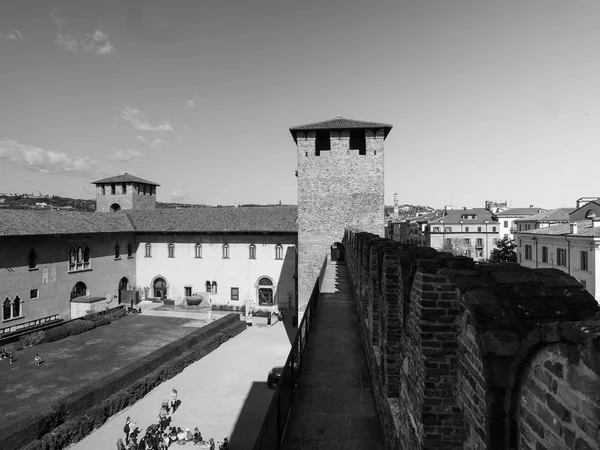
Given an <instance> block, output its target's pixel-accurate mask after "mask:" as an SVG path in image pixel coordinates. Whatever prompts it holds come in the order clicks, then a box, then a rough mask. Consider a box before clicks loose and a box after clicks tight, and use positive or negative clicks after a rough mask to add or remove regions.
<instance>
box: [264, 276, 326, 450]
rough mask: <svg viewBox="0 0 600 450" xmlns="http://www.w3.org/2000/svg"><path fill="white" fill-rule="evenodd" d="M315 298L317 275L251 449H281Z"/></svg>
mask: <svg viewBox="0 0 600 450" xmlns="http://www.w3.org/2000/svg"><path fill="white" fill-rule="evenodd" d="M318 300H319V279H318V278H317V281H316V283H315V286H314V288H313V291H312V293H311V295H310V299H309V300H308V304H307V305H306V310H305V311H304V316H303V317H302V321H301V322H300V325H299V326H298V331H297V333H296V337H295V338H294V342H293V343H292V349H291V350H290V354H289V355H288V357H287V360H286V362H285V366H284V369H283V374H282V375H281V378H280V379H279V383H278V384H277V389H276V390H275V393H274V394H273V399H272V400H271V404H270V405H269V409H268V411H267V415H266V416H265V419H264V421H263V424H262V426H261V428H260V431H259V433H258V438H257V439H256V442H255V444H254V450H281V446H282V444H283V438H284V436H285V429H286V427H287V424H288V419H289V417H290V411H291V410H292V404H293V402H294V395H295V393H296V384H297V381H298V376H299V373H300V369H301V368H302V361H303V357H304V349H305V347H306V342H307V340H308V334H309V332H310V327H311V325H312V321H313V319H314V317H315V313H316V310H317V304H318Z"/></svg>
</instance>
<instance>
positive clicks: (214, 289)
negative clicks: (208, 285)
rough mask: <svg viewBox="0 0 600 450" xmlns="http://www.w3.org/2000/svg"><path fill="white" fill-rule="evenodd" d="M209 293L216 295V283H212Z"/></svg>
mask: <svg viewBox="0 0 600 450" xmlns="http://www.w3.org/2000/svg"><path fill="white" fill-rule="evenodd" d="M210 292H211V293H212V294H216V293H217V282H216V281H213V282H212V290H211V291H210Z"/></svg>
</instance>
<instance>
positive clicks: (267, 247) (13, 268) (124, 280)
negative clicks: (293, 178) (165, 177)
mask: <svg viewBox="0 0 600 450" xmlns="http://www.w3.org/2000/svg"><path fill="white" fill-rule="evenodd" d="M94 184H96V186H97V191H96V200H97V211H96V212H77V211H49V210H7V209H2V210H0V245H1V248H2V249H3V251H2V252H0V269H2V270H0V301H1V302H2V315H1V316H0V319H1V323H0V334H3V333H7V332H11V331H15V330H17V329H24V328H27V327H30V326H35V325H38V324H40V323H44V322H48V321H52V320H55V319H70V318H75V317H79V316H81V315H83V314H84V313H85V312H86V311H87V310H99V309H104V308H106V307H112V306H116V305H118V304H119V303H126V302H127V303H128V301H129V300H130V299H131V298H132V297H134V298H137V297H138V296H139V298H141V299H157V300H161V299H171V300H173V301H174V302H175V304H178V303H183V302H185V299H186V297H190V296H194V295H195V294H200V293H202V295H203V296H204V297H206V296H207V297H209V298H210V301H211V302H212V303H213V304H221V305H231V306H245V305H246V304H252V305H254V306H257V307H264V308H267V309H269V308H292V309H294V308H295V306H296V278H295V275H296V243H297V228H296V217H297V208H296V207H295V206H263V207H218V208H217V207H202V208H186V209H156V187H157V186H159V185H158V184H156V183H153V182H150V181H146V180H143V179H141V178H138V177H134V176H132V175H129V174H122V175H118V176H116V177H111V178H105V179H103V180H98V181H95V182H94ZM134 291H137V293H135V292H134ZM134 294H135V295H134Z"/></svg>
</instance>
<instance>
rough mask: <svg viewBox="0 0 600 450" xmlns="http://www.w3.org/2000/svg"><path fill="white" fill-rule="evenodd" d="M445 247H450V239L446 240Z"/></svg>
mask: <svg viewBox="0 0 600 450" xmlns="http://www.w3.org/2000/svg"><path fill="white" fill-rule="evenodd" d="M446 245H447V246H448V247H452V239H450V238H448V239H446Z"/></svg>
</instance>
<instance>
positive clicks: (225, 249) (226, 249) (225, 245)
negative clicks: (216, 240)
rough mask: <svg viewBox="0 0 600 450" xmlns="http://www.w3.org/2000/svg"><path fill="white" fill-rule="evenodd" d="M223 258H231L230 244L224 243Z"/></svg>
mask: <svg viewBox="0 0 600 450" xmlns="http://www.w3.org/2000/svg"><path fill="white" fill-rule="evenodd" d="M223 259H229V245H228V244H223Z"/></svg>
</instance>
